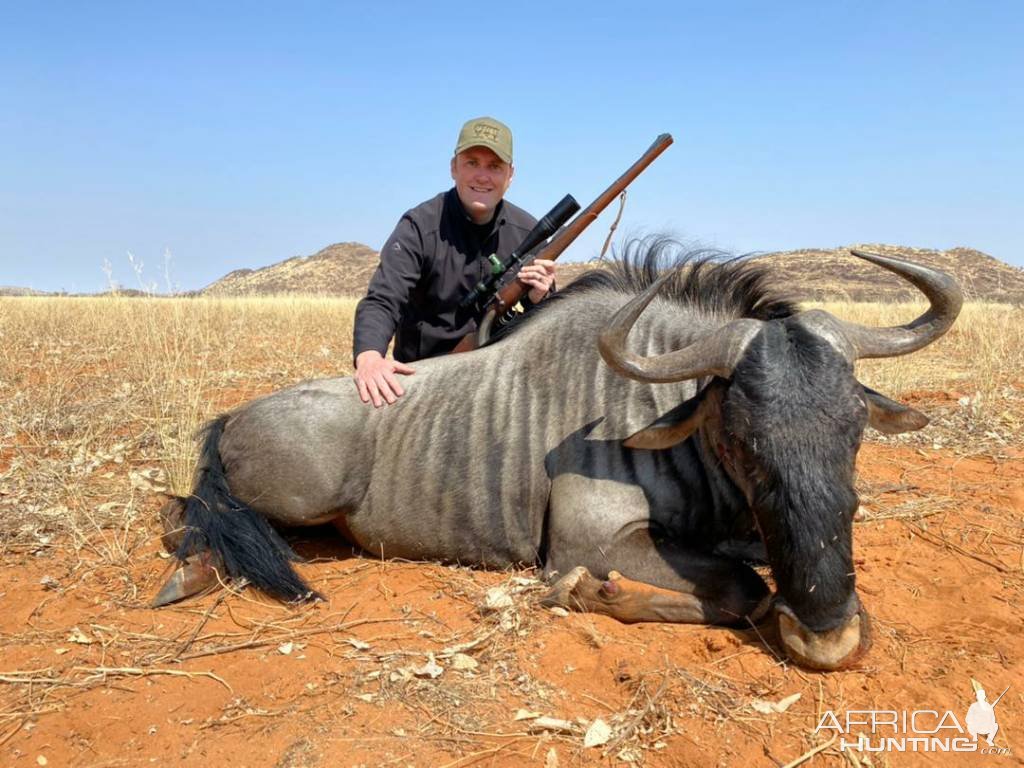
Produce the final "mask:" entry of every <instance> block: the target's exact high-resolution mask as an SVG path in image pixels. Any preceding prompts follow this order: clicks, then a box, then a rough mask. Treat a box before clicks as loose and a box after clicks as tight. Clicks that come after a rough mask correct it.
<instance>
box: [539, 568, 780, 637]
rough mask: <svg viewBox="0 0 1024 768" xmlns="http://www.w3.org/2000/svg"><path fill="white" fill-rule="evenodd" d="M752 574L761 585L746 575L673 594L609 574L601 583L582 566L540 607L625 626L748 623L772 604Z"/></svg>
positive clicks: (735, 574) (556, 583) (729, 577)
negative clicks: (607, 619) (595, 616)
mask: <svg viewBox="0 0 1024 768" xmlns="http://www.w3.org/2000/svg"><path fill="white" fill-rule="evenodd" d="M705 557H706V556H705ZM707 559H708V560H714V559H716V558H707ZM741 568H746V566H744V565H742V564H741V563H740V564H736V569H737V570H738V569H741ZM716 570H719V571H721V570H722V569H721V568H718V569H716ZM748 570H749V569H748ZM740 573H742V572H741V571H740ZM751 574H753V576H754V578H756V579H757V580H758V581H760V586H758V585H757V583H756V582H754V581H753V579H750V578H749V577H747V576H746V575H742V576H740V575H739V574H738V573H734V574H732V575H731V576H727V577H726V578H727V579H728V580H727V581H723V582H719V583H717V584H715V583H712V582H705V581H704V580H700V581H698V582H696V583H693V584H691V585H690V587H689V589H688V590H686V591H677V590H672V589H665V588H664V587H658V586H654V585H653V584H649V583H645V582H643V581H635V580H633V579H628V578H626V577H624V576H623V575H622V574H620V573H619V572H618V571H614V570H613V571H610V572H609V573H608V578H607V579H605V580H603V581H602V580H600V579H597V578H594V576H593V575H592V574H591V573H590V571H589V570H588V569H587V568H586V567H585V566H582V565H581V566H577V567H575V568H573V569H572V570H571V571H570V572H569V573H567V574H566V575H565V576H563V577H561V578H560V579H559V580H558V581H557V582H555V584H554V586H553V587H552V588H551V591H550V592H548V594H547V595H545V596H544V598H543V599H542V601H541V602H542V604H543V605H548V606H554V605H558V606H562V607H563V608H569V609H572V610H579V611H589V612H592V613H601V614H604V615H606V616H611V617H612V618H614V619H618V620H619V621H623V622H626V623H634V622H639V621H664V622H670V623H680V624H742V623H746V621H747V620H748V619H749V620H750V621H754V622H756V621H759V620H760V619H761V618H763V617H764V615H765V614H766V613H767V611H768V608H769V606H770V605H771V593H770V592H769V590H768V588H767V586H766V585H765V584H764V582H763V581H761V580H760V577H758V576H757V574H756V573H754V572H753V571H751Z"/></svg>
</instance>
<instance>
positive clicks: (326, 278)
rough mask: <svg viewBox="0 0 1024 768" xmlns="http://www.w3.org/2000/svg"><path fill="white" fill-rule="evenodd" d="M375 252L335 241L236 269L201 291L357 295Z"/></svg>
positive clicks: (369, 273) (363, 288) (362, 290)
mask: <svg viewBox="0 0 1024 768" xmlns="http://www.w3.org/2000/svg"><path fill="white" fill-rule="evenodd" d="M376 268H377V252H376V251H375V250H373V249H372V248H370V247H369V246H366V245H363V244H362V243H335V244H334V245H329V246H327V247H326V248H324V249H323V250H320V251H317V252H316V253H314V254H313V255H312V256H295V257H293V258H290V259H286V260H285V261H280V262H278V263H277V264H271V265H270V266H268V267H262V268H260V269H237V270H235V271H234V272H231V273H229V274H227V275H225V276H224V277H222V278H221V279H220V280H217V281H216V282H215V283H211V284H210V285H208V286H206V288H204V289H203V290H202V291H200V293H203V294H208V295H213V296H252V295H266V294H275V293H326V294H335V295H343V296H360V295H362V294H364V293H366V286H367V285H368V284H369V282H370V277H371V276H372V275H373V271H374V270H375V269H376Z"/></svg>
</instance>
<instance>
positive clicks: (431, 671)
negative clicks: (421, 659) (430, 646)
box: [412, 654, 444, 679]
mask: <svg viewBox="0 0 1024 768" xmlns="http://www.w3.org/2000/svg"><path fill="white" fill-rule="evenodd" d="M443 672H444V667H442V666H441V665H440V664H438V663H437V662H436V661H435V660H434V654H430V657H429V659H428V660H427V663H426V664H424V665H423V666H422V667H413V670H412V673H413V674H414V675H416V677H429V678H431V679H433V678H436V677H440V676H441V673H443Z"/></svg>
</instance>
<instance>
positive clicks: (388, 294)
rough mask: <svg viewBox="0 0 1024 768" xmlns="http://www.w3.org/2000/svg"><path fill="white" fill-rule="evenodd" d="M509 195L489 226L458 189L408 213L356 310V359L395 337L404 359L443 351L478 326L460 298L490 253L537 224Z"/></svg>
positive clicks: (501, 251)
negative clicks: (476, 221) (473, 213)
mask: <svg viewBox="0 0 1024 768" xmlns="http://www.w3.org/2000/svg"><path fill="white" fill-rule="evenodd" d="M536 221H537V220H536V219H534V218H533V217H532V216H531V215H530V214H528V213H527V212H526V211H524V210H523V209H522V208H519V207H517V206H515V205H512V204H511V203H510V202H508V201H507V200H503V201H502V202H501V203H499V204H498V208H497V209H496V210H495V214H494V218H493V219H492V220H491V222H490V223H488V224H482V225H481V224H474V223H473V220H472V219H470V218H469V215H468V214H467V213H466V210H465V208H463V206H462V201H460V200H459V195H458V193H457V192H456V191H455V188H454V187H453V188H452V189H450V190H448V191H447V192H442V193H441V194H439V195H437V196H436V197H434V198H432V199H430V200H427V201H426V202H425V203H420V204H419V205H417V206H416V207H415V208H413V209H412V210H410V211H407V212H406V213H405V215H403V216H402V218H401V220H400V221H399V222H398V226H396V227H395V231H394V232H392V233H391V237H389V238H388V241H387V242H386V243H385V244H384V247H383V248H382V249H381V252H380V265H379V266H378V267H377V271H376V272H375V273H374V275H373V277H372V278H371V279H370V287H369V290H368V291H367V293H366V297H365V298H364V299H363V300H362V301H360V302H359V306H358V307H356V317H355V334H354V336H355V338H354V341H353V345H352V346H353V357H358V355H359V353H360V352H365V351H366V350H369V349H375V350H377V351H378V352H380V353H381V354H382V355H383V354H384V353H385V351H386V350H387V346H388V342H389V341H391V337H392V336H394V338H395V348H394V357H395V359H396V360H399V361H401V362H409V361H411V360H422V359H423V358H425V357H433V356H434V355H443V354H446V353H447V352H450V351H451V350H452V349H454V348H455V345H456V344H458V343H459V340H460V339H462V337H463V336H465V335H466V334H467V333H472V332H473V331H475V330H476V325H477V321H478V320H479V319H480V318H479V316H478V313H477V312H476V310H474V309H472V308H469V309H459V302H460V301H462V299H463V298H464V297H465V296H466V295H467V294H468V293H469V292H470V291H471V290H472V289H473V288H474V287H475V286H476V284H477V283H479V282H480V280H481V279H482V278H483V277H484V276H485V275H486V274H487V271H488V269H489V268H490V264H489V263H488V261H487V257H488V256H489V255H490V254H492V253H496V254H498V256H499V257H501V258H502V259H507V258H508V257H509V255H511V253H512V251H513V250H515V248H516V246H518V245H519V243H521V242H522V240H523V238H524V237H526V234H527V233H528V232H529V231H530V230H531V229H533V226H534V224H536Z"/></svg>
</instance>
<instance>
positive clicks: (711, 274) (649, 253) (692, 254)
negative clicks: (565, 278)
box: [490, 236, 799, 343]
mask: <svg viewBox="0 0 1024 768" xmlns="http://www.w3.org/2000/svg"><path fill="white" fill-rule="evenodd" d="M665 270H673V271H674V275H673V277H672V278H671V279H670V280H669V281H668V283H667V284H666V285H665V286H664V287H663V288H662V289H661V291H660V292H659V294H658V295H659V297H661V298H662V299H663V300H666V301H671V302H675V303H677V304H679V305H680V306H681V307H685V308H688V309H691V310H697V311H703V312H707V313H709V314H717V315H721V316H725V317H750V318H754V319H756V320H774V319H777V318H783V317H789V316H790V315H793V314H796V313H797V312H798V311H799V307H798V306H797V303H796V301H795V300H793V299H792V298H790V297H789V296H786V295H785V294H784V293H783V292H782V291H781V290H780V289H779V288H778V287H777V280H776V279H774V278H773V276H772V274H771V271H770V270H769V268H768V266H767V265H765V264H764V263H762V262H759V261H754V260H752V259H751V258H749V256H745V255H744V256H735V255H733V254H729V253H727V252H725V251H719V250H714V249H707V248H701V249H692V248H691V249H686V248H683V247H682V246H681V245H680V244H679V243H678V242H676V241H675V240H673V239H671V238H668V237H664V236H656V237H645V238H638V239H634V240H631V241H629V242H628V243H627V244H626V247H625V249H624V251H623V252H622V254H621V255H616V256H615V257H614V258H613V259H612V260H611V261H610V262H609V263H608V267H607V268H598V269H593V270H591V271H589V272H585V273H584V274H582V275H581V276H580V277H578V278H577V279H576V280H574V281H573V282H572V283H571V284H570V285H568V286H567V287H565V288H563V289H561V290H559V291H558V292H557V293H555V294H553V295H552V296H550V297H548V299H546V300H545V301H543V302H541V303H540V304H537V305H535V306H534V307H531V308H530V310H529V311H527V312H524V313H522V314H520V315H518V316H517V317H516V318H515V319H514V320H513V321H512V322H510V323H508V324H506V325H504V326H502V327H501V328H499V329H498V330H497V331H496V332H495V333H494V334H493V335H492V337H491V341H490V343H494V342H497V341H500V340H501V339H503V338H505V337H507V336H509V335H510V334H512V333H514V332H515V331H516V330H518V329H519V328H521V327H522V326H523V325H524V324H525V323H527V322H529V321H530V320H531V319H533V318H534V317H536V316H538V315H539V314H541V313H543V312H544V311H546V309H548V308H550V307H554V306H556V305H557V304H559V303H560V302H563V301H567V300H570V299H575V298H577V297H579V296H582V295H586V294H588V293H596V292H599V291H607V290H612V291H618V292H621V293H627V294H639V293H643V292H644V291H645V290H647V289H648V288H650V287H651V285H652V284H653V283H654V281H655V280H657V279H658V277H660V276H661V274H662V273H663V272H664V271H665Z"/></svg>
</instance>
